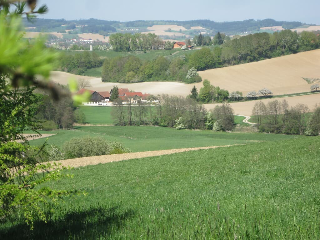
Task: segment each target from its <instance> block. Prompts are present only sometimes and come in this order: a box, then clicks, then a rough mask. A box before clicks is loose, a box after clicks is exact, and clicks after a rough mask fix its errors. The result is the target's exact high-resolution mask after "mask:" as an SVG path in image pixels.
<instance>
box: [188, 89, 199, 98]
mask: <svg viewBox="0 0 320 240" xmlns="http://www.w3.org/2000/svg"><path fill="white" fill-rule="evenodd" d="M190 98H192V99H194V100H197V99H198V90H197V88H196V86H193V88H192V90H191V95H190Z"/></svg>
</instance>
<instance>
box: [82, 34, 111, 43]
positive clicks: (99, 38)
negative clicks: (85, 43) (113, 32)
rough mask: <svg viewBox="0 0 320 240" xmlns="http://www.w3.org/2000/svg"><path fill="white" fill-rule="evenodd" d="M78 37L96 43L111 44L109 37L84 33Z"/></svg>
mask: <svg viewBox="0 0 320 240" xmlns="http://www.w3.org/2000/svg"><path fill="white" fill-rule="evenodd" d="M78 36H79V37H81V38H84V39H92V40H94V41H101V42H109V37H105V36H103V35H100V34H96V33H82V34H78Z"/></svg>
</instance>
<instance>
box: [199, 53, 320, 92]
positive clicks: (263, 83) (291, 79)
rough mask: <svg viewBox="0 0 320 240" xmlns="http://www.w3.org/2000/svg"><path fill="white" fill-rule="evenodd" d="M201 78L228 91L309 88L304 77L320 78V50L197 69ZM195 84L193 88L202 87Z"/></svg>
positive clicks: (282, 90) (296, 89)
mask: <svg viewBox="0 0 320 240" xmlns="http://www.w3.org/2000/svg"><path fill="white" fill-rule="evenodd" d="M199 74H200V76H201V77H202V79H208V80H209V81H210V82H211V84H212V85H214V86H219V87H220V88H223V89H227V90H228V91H229V92H232V91H241V92H243V93H244V95H246V94H247V93H248V92H250V91H258V90H260V89H262V88H269V89H270V90H271V91H272V92H273V94H275V95H281V94H290V93H297V92H307V91H310V85H309V84H308V83H307V82H306V81H305V80H304V79H303V77H305V78H320V50H313V51H309V52H302V53H298V54H292V55H288V56H282V57H278V58H273V59H268V60H263V61H260V62H254V63H248V64H241V65H236V66H231V67H224V68H218V69H211V70H206V71H202V72H199ZM201 85H202V84H201V83H197V84H196V87H198V88H199V87H201Z"/></svg>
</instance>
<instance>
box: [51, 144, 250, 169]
mask: <svg viewBox="0 0 320 240" xmlns="http://www.w3.org/2000/svg"><path fill="white" fill-rule="evenodd" d="M241 145H246V144H233V145H223V146H210V147H196V148H179V149H169V150H158V151H147V152H134V153H123V154H112V155H102V156H92V157H83V158H73V159H67V160H60V161H54V162H51V163H53V164H55V163H57V164H61V165H62V166H64V167H74V168H77V167H84V166H90V165H98V164H105V163H110V162H120V161H125V160H131V159H138V158H147V157H157V156H163V155H171V154H175V153H182V152H188V151H197V150H205V149H214V148H222V147H232V146H241Z"/></svg>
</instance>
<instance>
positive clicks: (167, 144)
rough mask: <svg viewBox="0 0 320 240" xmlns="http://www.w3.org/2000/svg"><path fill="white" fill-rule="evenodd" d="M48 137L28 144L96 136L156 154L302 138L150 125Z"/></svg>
mask: <svg viewBox="0 0 320 240" xmlns="http://www.w3.org/2000/svg"><path fill="white" fill-rule="evenodd" d="M42 133H53V134H56V135H54V136H51V137H49V138H47V139H46V138H42V139H37V140H33V141H30V144H32V145H41V144H43V143H44V142H45V141H47V143H48V144H53V145H56V146H58V147H62V146H63V145H64V143H65V142H67V141H69V140H70V139H71V138H74V137H84V136H99V137H103V138H105V139H106V140H108V141H112V142H114V141H115V142H119V143H122V144H123V145H124V147H126V148H129V149H130V150H131V151H132V152H143V151H155V150H164V149H177V148H192V147H207V146H223V145H233V144H247V143H253V142H257V141H280V140H286V139H292V138H304V137H303V136H293V135H279V134H278V135H276V134H261V133H224V132H213V131H209V130H176V129H174V128H166V127H153V126H140V127H136V126H127V127H117V126H92V127H76V129H74V130H58V131H52V132H42Z"/></svg>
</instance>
